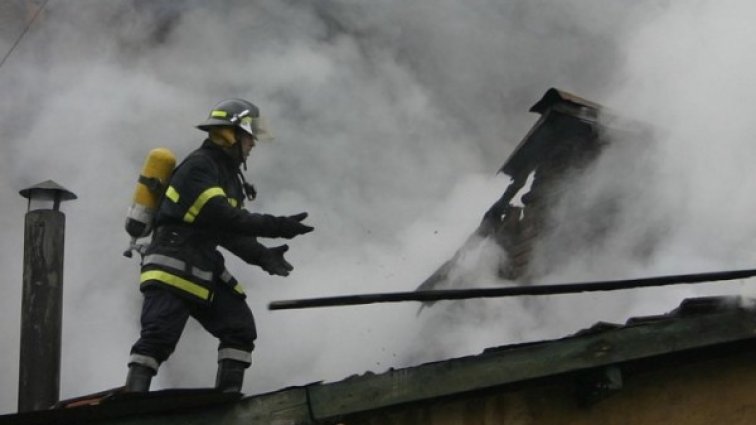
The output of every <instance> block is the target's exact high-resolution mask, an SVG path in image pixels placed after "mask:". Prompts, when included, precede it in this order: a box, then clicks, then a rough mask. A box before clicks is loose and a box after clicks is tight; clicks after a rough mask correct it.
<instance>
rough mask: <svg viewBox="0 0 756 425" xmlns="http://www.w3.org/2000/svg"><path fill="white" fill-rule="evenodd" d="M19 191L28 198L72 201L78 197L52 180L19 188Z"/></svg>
mask: <svg viewBox="0 0 756 425" xmlns="http://www.w3.org/2000/svg"><path fill="white" fill-rule="evenodd" d="M18 193H19V194H20V195H21V196H23V197H24V198H26V199H29V200H31V199H32V198H34V199H49V200H58V201H70V200H72V199H76V195H75V194H74V193H73V192H71V191H70V190H68V189H66V188H65V187H63V186H61V185H59V184H58V183H55V182H54V181H52V180H46V181H43V182H42V183H37V184H35V185H34V186H31V187H27V188H26V189H22V190H19V191H18Z"/></svg>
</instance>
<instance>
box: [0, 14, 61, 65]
mask: <svg viewBox="0 0 756 425" xmlns="http://www.w3.org/2000/svg"><path fill="white" fill-rule="evenodd" d="M49 1H50V0H45V1H44V2H43V3H42V6H40V7H39V8H38V9H37V11H36V12H34V16H32V18H31V19H29V22H28V23H27V24H26V28H24V30H23V31H22V32H21V34H20V35H19V36H18V37H17V38H16V41H14V42H13V45H12V46H11V48H10V50H8V52H7V53H6V54H5V56H3V59H2V60H0V69H2V67H3V65H5V61H7V60H8V58H9V57H10V55H11V53H13V51H14V50H16V47H17V46H18V45H19V43H21V40H22V39H23V38H24V36H25V35H26V33H27V32H29V28H31V26H32V24H34V21H36V20H37V16H39V14H40V13H41V12H42V11H43V10H44V9H45V7H46V6H47V3H48V2H49Z"/></svg>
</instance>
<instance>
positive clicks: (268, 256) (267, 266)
mask: <svg viewBox="0 0 756 425" xmlns="http://www.w3.org/2000/svg"><path fill="white" fill-rule="evenodd" d="M288 250H289V245H281V246H276V247H273V248H268V249H266V250H265V253H264V254H262V255H261V256H260V258H259V260H258V263H259V265H260V267H262V269H263V270H265V271H266V272H268V274H271V275H278V276H288V275H289V272H290V271H292V270H294V267H293V266H292V265H291V264H289V262H288V261H286V259H285V258H284V253H285V252H286V251H288Z"/></svg>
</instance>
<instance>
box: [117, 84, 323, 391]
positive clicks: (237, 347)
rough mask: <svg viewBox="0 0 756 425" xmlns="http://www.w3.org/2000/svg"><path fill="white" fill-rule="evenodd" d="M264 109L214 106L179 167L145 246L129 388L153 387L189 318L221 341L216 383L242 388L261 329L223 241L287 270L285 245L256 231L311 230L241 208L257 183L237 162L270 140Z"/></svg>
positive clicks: (235, 102) (271, 269)
mask: <svg viewBox="0 0 756 425" xmlns="http://www.w3.org/2000/svg"><path fill="white" fill-rule="evenodd" d="M263 123H264V121H262V118H261V117H260V111H259V109H258V108H257V107H256V106H255V105H254V104H252V103H250V102H248V101H246V100H242V99H229V100H225V101H222V102H220V103H219V104H217V105H216V106H215V107H214V108H213V109H212V111H211V112H210V116H209V117H208V118H207V120H206V121H205V122H203V123H202V124H200V125H198V126H197V128H199V129H200V130H203V131H205V132H207V139H206V140H205V141H204V142H203V143H202V145H201V147H199V148H198V149H196V150H195V151H193V152H192V153H190V154H189V155H188V156H187V157H186V159H184V161H183V162H182V163H181V164H179V166H178V167H176V169H175V170H174V172H173V174H172V175H171V178H170V180H169V183H168V186H167V189H166V190H165V193H164V195H163V199H162V201H161V202H160V204H159V207H158V210H157V213H156V214H155V218H154V233H153V236H152V241H151V242H150V245H149V246H148V247H147V249H146V250H145V252H144V256H143V259H142V268H141V276H140V289H141V291H142V293H143V296H144V300H143V304H142V313H141V324H142V329H141V334H140V338H139V340H138V341H137V342H136V343H135V344H134V345H133V346H132V348H131V356H130V359H129V372H128V376H127V378H126V385H125V391H129V392H144V391H148V390H149V386H150V381H151V379H152V377H153V376H154V375H155V374H156V373H157V370H158V368H159V366H160V364H161V363H162V362H164V361H165V360H166V359H167V358H168V357H169V356H170V354H171V353H172V352H173V350H174V348H175V346H176V343H177V342H178V340H179V337H180V336H181V333H182V331H183V329H184V326H185V324H186V322H187V320H188V318H189V317H190V316H191V317H193V318H194V319H196V320H197V321H198V322H199V323H200V324H201V325H202V326H203V327H204V328H205V329H206V330H207V331H208V332H210V333H211V334H212V335H213V336H215V337H216V338H218V340H219V341H220V343H219V346H218V373H217V376H216V383H215V385H216V388H218V389H219V390H221V391H240V390H241V387H242V382H243V378H244V371H245V369H246V368H247V367H249V365H250V361H251V353H252V349H253V348H254V341H255V338H256V336H257V332H256V329H255V322H254V319H253V316H252V312H251V311H250V309H249V306H248V305H247V303H246V301H245V297H246V295H245V294H244V290H243V289H242V286H241V285H240V284H239V283H238V282H237V281H236V279H235V278H234V277H233V276H232V275H231V274H230V273H229V272H228V270H226V268H225V266H224V259H223V256H222V254H221V253H220V252H219V251H218V249H217V247H218V246H221V247H223V248H225V249H227V250H228V251H230V252H231V253H233V254H234V255H236V256H238V257H239V258H241V259H242V260H244V261H245V262H247V263H249V264H253V265H257V266H259V267H261V268H262V269H263V270H265V271H266V272H268V273H269V274H271V275H279V276H287V275H288V274H289V272H291V271H292V269H293V267H292V266H291V264H289V262H288V261H286V259H285V258H284V253H285V252H286V251H287V249H288V246H287V245H280V246H277V247H271V248H269V247H266V246H264V245H262V244H261V243H259V242H258V241H257V238H258V237H265V238H286V239H291V238H293V237H295V236H297V235H302V234H305V233H308V232H311V231H312V230H313V227H311V226H308V225H306V224H304V223H303V222H302V221H303V220H304V219H305V218H306V217H307V213H304V212H303V213H299V214H296V215H291V216H272V215H267V214H256V213H251V212H249V211H247V210H246V209H244V208H243V202H244V199H245V197H246V198H247V199H249V200H251V199H252V198H253V197H254V195H255V193H254V188H253V187H252V186H251V185H250V184H248V183H247V182H246V180H245V179H244V175H243V174H242V170H241V167H242V166H244V169H246V159H247V157H248V155H249V152H250V150H251V149H252V147H254V146H255V144H256V143H257V141H258V140H264V139H266V138H270V133H269V132H268V131H267V129H266V127H265V126H264V125H263Z"/></svg>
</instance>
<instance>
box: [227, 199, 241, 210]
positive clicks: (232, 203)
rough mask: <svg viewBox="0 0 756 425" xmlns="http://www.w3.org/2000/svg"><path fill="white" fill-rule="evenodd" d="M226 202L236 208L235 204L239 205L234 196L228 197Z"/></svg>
mask: <svg viewBox="0 0 756 425" xmlns="http://www.w3.org/2000/svg"><path fill="white" fill-rule="evenodd" d="M228 203H229V204H231V206H232V207H234V208H236V206H237V205H239V201H237V200H236V199H234V198H228Z"/></svg>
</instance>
